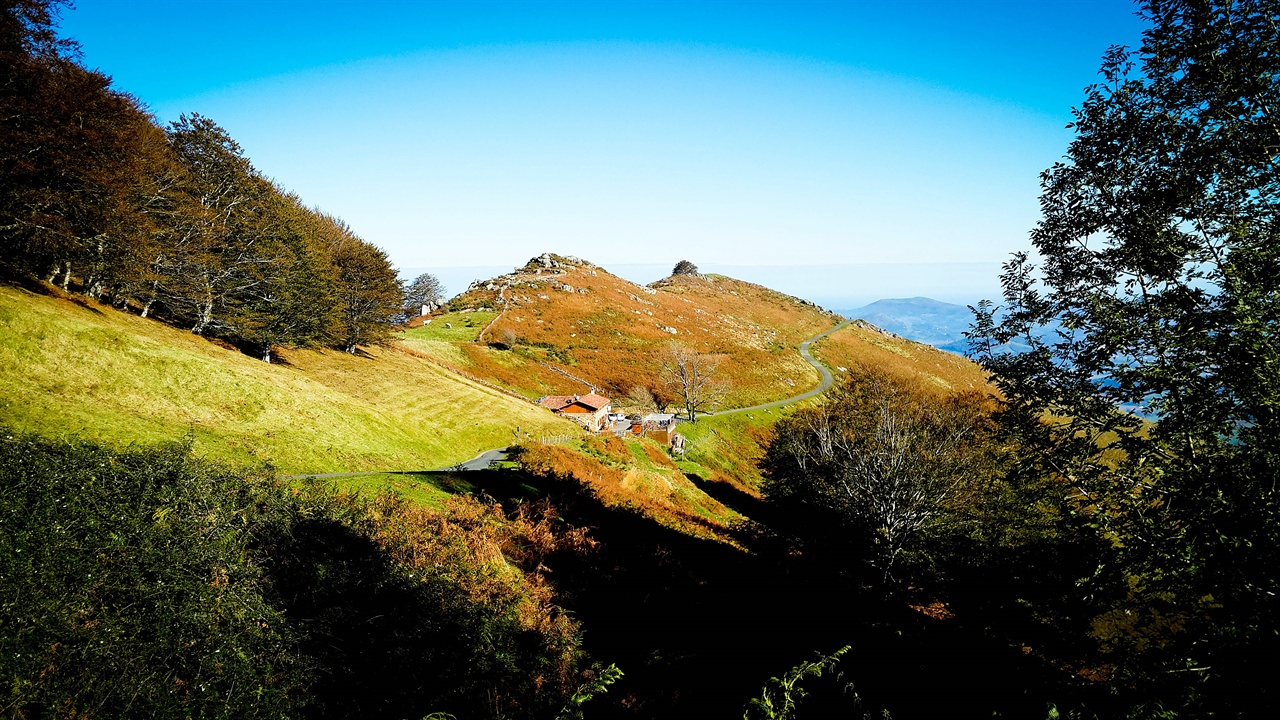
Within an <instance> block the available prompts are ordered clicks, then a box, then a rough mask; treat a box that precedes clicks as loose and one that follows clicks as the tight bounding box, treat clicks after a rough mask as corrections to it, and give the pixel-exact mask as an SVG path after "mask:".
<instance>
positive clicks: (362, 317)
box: [329, 224, 404, 353]
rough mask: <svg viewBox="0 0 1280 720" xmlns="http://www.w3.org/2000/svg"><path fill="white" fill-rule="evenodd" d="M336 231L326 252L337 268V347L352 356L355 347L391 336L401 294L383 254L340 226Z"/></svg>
mask: <svg viewBox="0 0 1280 720" xmlns="http://www.w3.org/2000/svg"><path fill="white" fill-rule="evenodd" d="M336 230H337V233H338V234H337V237H336V238H335V239H334V241H333V244H332V245H330V247H329V252H330V254H331V255H332V257H333V262H334V264H335V265H336V266H337V268H338V282H337V287H338V298H339V300H340V308H341V314H342V326H343V335H342V340H341V345H342V348H343V349H344V350H346V351H347V352H349V353H355V351H356V347H357V346H358V345H370V344H374V343H378V342H381V341H383V340H385V339H386V338H387V336H388V335H390V334H391V327H392V323H393V321H394V318H395V316H396V315H397V314H399V313H400V311H401V309H402V308H403V307H404V291H403V290H402V289H401V287H400V280H399V278H398V277H397V276H396V271H395V268H394V267H392V266H391V262H390V261H389V260H388V259H387V254H386V253H385V252H383V251H382V250H380V249H379V248H377V247H374V246H373V245H370V244H369V243H366V242H364V241H363V240H361V239H360V238H358V237H356V236H355V234H354V233H352V232H351V230H350V229H349V228H347V227H346V225H344V224H338V225H337V226H336Z"/></svg>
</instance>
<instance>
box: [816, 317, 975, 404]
mask: <svg viewBox="0 0 1280 720" xmlns="http://www.w3.org/2000/svg"><path fill="white" fill-rule="evenodd" d="M811 351H812V353H813V356H814V357H815V358H818V359H819V360H821V361H822V362H824V363H826V364H827V365H828V366H830V367H831V368H832V370H833V371H835V376H836V379H837V380H839V378H840V375H841V374H842V371H841V370H840V368H849V367H854V366H862V367H866V368H870V369H873V370H877V371H879V372H883V373H886V374H887V375H889V376H890V377H892V378H894V379H897V380H900V381H903V382H906V383H908V384H910V385H912V386H916V387H919V388H920V389H922V390H925V391H929V392H933V393H937V394H947V393H953V392H966V391H976V392H981V393H989V392H995V387H994V386H992V385H990V384H989V383H988V382H987V375H986V372H985V371H984V370H983V369H982V368H981V367H979V366H978V364H977V363H975V362H973V361H971V360H969V359H967V358H964V357H961V356H960V355H956V354H954V353H949V352H946V351H945V350H939V349H937V348H935V347H933V346H931V345H925V344H923V343H918V342H915V341H913V340H908V339H906V338H904V337H899V336H897V335H894V334H893V333H890V332H886V331H884V330H881V329H880V328H878V327H876V326H875V325H872V324H870V323H868V322H865V321H862V320H855V321H854V322H852V323H850V324H849V325H847V326H846V327H843V328H841V329H839V330H837V331H836V332H834V333H831V334H830V335H828V336H827V337H825V338H823V339H821V340H819V341H818V342H816V343H814V344H813V347H812V348H811Z"/></svg>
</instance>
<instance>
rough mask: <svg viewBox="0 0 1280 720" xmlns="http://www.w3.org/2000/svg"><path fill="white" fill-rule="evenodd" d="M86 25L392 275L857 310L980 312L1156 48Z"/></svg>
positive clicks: (712, 29) (539, 18)
mask: <svg viewBox="0 0 1280 720" xmlns="http://www.w3.org/2000/svg"><path fill="white" fill-rule="evenodd" d="M77 5H78V7H77V8H76V9H75V10H72V11H68V12H67V13H65V15H64V20H63V29H64V31H65V33H66V34H67V35H69V36H71V37H75V38H77V39H78V40H80V42H81V43H82V45H83V48H84V54H85V62H86V64H88V65H89V66H91V67H99V68H101V69H102V70H103V71H105V72H106V73H108V74H110V75H112V76H113V78H114V79H115V82H116V85H117V87H119V88H120V89H123V90H125V91H128V92H131V93H133V94H135V95H137V96H138V97H140V98H141V99H142V100H144V101H145V102H146V103H148V105H149V106H150V108H151V109H152V111H153V112H154V113H155V114H156V115H157V117H158V118H159V119H161V120H162V121H168V120H172V119H175V118H176V117H177V116H178V115H179V114H180V113H182V112H193V111H194V112H200V113H202V114H205V115H208V116H210V117H212V118H213V119H214V120H216V121H218V122H219V123H220V124H222V125H223V126H225V127H226V128H227V129H228V130H229V131H230V132H231V134H232V135H233V136H234V137H235V138H237V139H238V140H239V141H240V142H241V144H242V145H243V146H244V147H245V149H246V151H247V153H248V154H249V156H250V157H251V158H252V159H253V161H254V163H255V165H256V166H257V167H258V168H259V169H260V170H261V171H262V172H263V173H265V174H266V175H268V176H270V177H273V178H275V179H276V180H277V181H279V182H280V183H281V184H282V185H284V186H285V187H287V188H289V189H291V190H293V191H295V192H297V193H298V194H299V195H301V196H302V197H303V198H304V200H306V201H307V202H308V203H310V204H314V205H317V206H319V207H321V208H323V209H324V210H326V211H328V212H331V213H334V214H336V215H339V216H341V217H343V218H344V219H346V220H347V221H348V222H349V223H350V224H351V225H352V226H353V227H354V228H355V229H356V230H357V232H359V233H360V234H361V235H362V236H364V237H365V238H366V239H368V240H370V241H372V242H375V243H377V244H379V245H380V246H382V247H384V248H385V249H387V251H388V252H389V254H390V255H391V256H392V258H393V260H394V261H395V262H396V263H397V264H398V265H400V266H401V267H403V268H446V267H457V266H510V265H515V264H518V263H522V262H523V261H524V260H526V259H527V258H529V257H531V256H533V255H536V254H539V253H541V252H543V251H547V250H550V251H553V252H560V253H565V254H575V255H579V256H582V257H585V258H588V259H591V260H593V261H595V262H597V263H600V264H602V265H605V266H606V267H609V266H618V267H622V266H629V267H631V268H632V269H633V270H634V271H635V273H640V272H641V271H640V270H639V268H641V267H645V268H648V267H651V266H656V267H659V268H660V267H662V266H669V265H670V264H673V263H674V262H675V261H676V260H679V259H681V258H688V259H690V260H693V261H694V262H695V263H698V264H699V265H700V266H703V267H704V268H707V267H725V268H742V267H746V268H754V269H753V270H748V271H745V272H739V274H740V275H743V274H753V275H754V277H753V278H752V279H757V278H759V279H760V280H764V281H766V282H768V281H769V280H770V278H773V279H774V280H776V282H774V283H773V284H775V285H777V286H779V288H780V289H783V290H786V291H788V292H794V293H797V294H802V295H805V296H809V297H814V298H822V299H823V300H825V301H826V302H828V303H832V304H836V305H841V304H843V305H844V306H852V305H853V304H861V303H860V302H855V301H858V300H865V301H870V300H873V299H875V298H876V297H883V296H885V295H896V296H910V295H931V296H934V297H939V299H951V300H953V301H957V300H958V301H973V300H976V299H977V297H979V296H982V295H991V294H992V293H993V292H994V288H995V278H994V270H995V267H996V263H998V262H999V261H1001V260H1002V259H1004V258H1005V257H1006V256H1007V255H1008V253H1009V252H1011V251H1013V250H1016V249H1021V248H1023V247H1025V246H1026V245H1027V241H1026V237H1027V232H1028V231H1029V230H1030V229H1031V227H1032V226H1033V225H1034V223H1035V220H1036V217H1037V200H1036V198H1037V195H1038V189H1039V188H1038V174H1039V172H1040V171H1041V170H1043V169H1045V168H1046V167H1048V166H1049V165H1050V164H1051V163H1053V162H1054V161H1055V160H1056V159H1057V158H1059V157H1060V156H1061V155H1062V153H1063V151H1064V150H1065V148H1066V144H1067V142H1068V141H1069V139H1070V134H1069V131H1067V130H1066V129H1064V126H1065V125H1066V123H1068V122H1069V121H1070V108H1071V107H1072V105H1075V104H1077V103H1078V102H1079V101H1080V99H1081V98H1082V97H1083V88H1084V86H1085V85H1087V84H1089V83H1090V82H1093V80H1094V78H1095V77H1096V70H1097V67H1098V64H1099V59H1100V57H1101V55H1102V53H1103V51H1104V50H1105V49H1106V47H1107V46H1108V45H1110V44H1112V43H1119V44H1129V45H1133V44H1136V43H1137V42H1138V39H1139V34H1140V32H1141V26H1140V24H1139V21H1138V20H1137V19H1136V18H1135V17H1134V16H1133V12H1134V11H1135V9H1136V7H1135V6H1134V5H1133V4H1131V3H1129V2H1120V1H1112V0H1105V1H1104V0H1098V1H1096V2H1083V1H1082V2H1072V3H1053V2H1039V3H1032V2H1016V3H1015V2H974V3H959V2H950V3H942V2H918V3H913V2H892V3H891V2H876V3H858V2H849V3H795V2H792V3H727V2H722V3H553V4H542V3H533V2H525V3H409V2H383V3H378V2H362V3H338V2H317V3H299V2H274V3H273V2H253V3H238V2H216V3H215V2H198V3H197V2H127V1H122V0H117V1H115V2H103V1H102V0H96V1H95V0H81V1H80V2H79V3H78V4H77ZM953 264H963V268H964V270H965V272H963V273H960V274H961V275H964V276H965V277H969V276H970V275H972V276H974V277H975V278H977V277H980V276H981V275H982V273H973V272H972V270H973V268H974V267H977V266H978V264H985V265H989V266H990V267H991V268H992V274H991V277H990V281H989V282H980V281H979V280H977V279H974V280H966V281H965V283H968V285H967V286H963V285H965V283H959V285H962V286H963V287H952V286H955V285H957V282H956V281H955V277H953V275H954V274H953V273H951V272H949V271H948V270H947V267H948V266H949V265H953ZM780 266H792V267H791V269H790V270H787V271H781V270H779V271H777V272H776V273H775V274H774V275H772V276H771V275H770V274H769V269H770V268H778V267H780ZM804 267H812V268H815V270H814V271H813V272H807V271H804V270H803V268H804ZM840 267H848V268H849V271H848V272H845V273H841V272H839V271H838V270H837V269H838V268H840ZM955 267H957V268H959V267H961V266H960V265H955ZM877 268H879V269H877ZM913 268H915V269H916V271H914V272H913V271H912V269H913ZM644 272H649V270H645V271H644ZM890 277H894V278H901V280H897V281H895V282H896V284H893V283H890V284H887V285H886V283H885V282H880V283H879V284H878V285H877V284H876V283H875V282H873V281H875V280H877V279H880V280H883V279H885V278H890ZM859 278H861V279H859ZM636 279H645V278H644V277H639V276H638V277H637V278H636ZM647 279H654V278H647ZM873 286H874V287H873ZM880 286H884V288H883V291H882V290H881V287H880ZM899 286H900V290H901V291H900V292H898V291H896V290H898V289H899ZM451 289H453V290H461V289H462V288H461V287H457V288H451ZM931 290H932V292H931ZM872 295H874V297H873V296H872Z"/></svg>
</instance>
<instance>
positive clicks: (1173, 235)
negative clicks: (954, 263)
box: [970, 0, 1280, 716]
mask: <svg viewBox="0 0 1280 720" xmlns="http://www.w3.org/2000/svg"><path fill="white" fill-rule="evenodd" d="M1141 15H1142V17H1143V18H1144V19H1145V20H1146V21H1147V22H1148V24H1149V26H1148V29H1147V30H1146V31H1145V32H1144V35H1143V41H1142V46H1141V48H1139V49H1138V50H1129V49H1126V48H1119V47H1117V48H1112V49H1111V50H1110V51H1109V52H1108V53H1107V55H1106V57H1105V59H1104V62H1103V65H1102V71H1101V80H1100V81H1099V82H1098V83H1097V84H1095V85H1093V86H1091V87H1089V88H1088V90H1087V93H1086V97H1085V100H1084V102H1083V104H1082V105H1081V106H1080V107H1079V108H1077V109H1076V110H1075V111H1074V114H1075V119H1074V122H1073V123H1072V125H1071V127H1072V129H1073V130H1074V132H1075V138H1074V140H1073V141H1072V143H1071V145H1070V148H1069V149H1068V151H1067V155H1066V157H1065V159H1064V160H1063V161H1061V162H1059V163H1057V164H1055V165H1054V166H1053V167H1052V168H1050V169H1048V170H1047V171H1045V173H1044V174H1043V176H1042V186H1043V194H1042V196H1041V208H1042V212H1043V219H1042V220H1041V221H1040V223H1039V224H1038V225H1037V227H1036V228H1035V230H1034V232H1033V233H1032V237H1031V239H1032V243H1033V245H1034V246H1035V248H1036V251H1037V253H1038V255H1039V257H1040V258H1042V260H1041V261H1040V263H1039V266H1038V267H1036V266H1034V265H1033V264H1032V262H1031V259H1030V258H1029V257H1028V255H1027V254H1025V253H1019V254H1017V255H1015V256H1014V258H1013V259H1012V260H1011V261H1009V262H1008V263H1007V264H1006V265H1005V267H1004V272H1003V275H1002V276H1001V283H1002V286H1003V295H1004V300H1003V304H1002V305H1000V306H995V305H993V304H991V303H985V302H984V303H983V304H981V305H980V306H979V307H978V308H977V319H976V322H975V326H974V328H973V329H972V331H971V333H970V339H971V342H972V346H973V350H974V354H975V356H976V357H977V358H978V359H979V360H980V361H981V362H982V363H983V365H984V366H985V367H986V368H987V369H988V370H990V371H991V372H992V373H993V375H994V377H995V381H996V383H997V384H998V386H999V388H1000V391H1001V393H1002V394H1003V396H1004V399H1005V400H1006V402H1007V404H1008V410H1007V412H1005V413H1004V417H1003V422H1004V425H1005V427H1006V428H1007V429H1009V430H1010V431H1011V432H1013V433H1015V434H1016V436H1017V437H1018V438H1019V440H1020V441H1021V443H1022V444H1023V447H1024V452H1023V453H1022V457H1023V465H1024V466H1025V467H1024V472H1028V473H1040V474H1043V475H1050V476H1052V477H1055V478H1058V479H1059V480H1061V481H1062V483H1063V484H1064V485H1065V486H1066V487H1069V488H1071V490H1070V497H1069V498H1068V500H1069V502H1070V504H1071V507H1072V508H1073V509H1074V512H1076V513H1078V514H1080V515H1082V516H1084V517H1085V518H1087V519H1088V521H1089V522H1090V523H1091V524H1092V526H1093V527H1094V529H1095V531H1096V533H1098V535H1099V536H1100V537H1103V538H1106V539H1108V540H1109V541H1110V543H1111V544H1112V545H1113V546H1114V547H1115V549H1116V551H1115V558H1114V560H1113V564H1111V565H1109V566H1108V567H1100V568H1099V572H1098V573H1097V574H1096V576H1095V577H1094V578H1092V579H1089V578H1086V579H1084V580H1083V581H1082V582H1083V583H1084V586H1085V589H1084V590H1083V592H1086V593H1090V594H1091V596H1092V597H1098V598H1109V600H1106V601H1105V602H1103V607H1101V608H1099V614H1098V616H1097V618H1095V620H1094V623H1093V627H1094V634H1095V636H1096V637H1097V639H1098V640H1099V641H1100V643H1101V644H1102V647H1103V648H1104V649H1105V650H1107V651H1109V652H1110V656H1111V659H1112V661H1113V662H1115V663H1116V666H1117V675H1116V685H1117V687H1121V686H1127V687H1130V688H1134V689H1137V690H1138V691H1139V693H1141V694H1143V696H1144V697H1145V698H1146V701H1145V702H1146V705H1144V706H1143V708H1144V709H1143V710H1142V711H1141V712H1155V711H1156V710H1157V709H1159V708H1163V709H1164V710H1168V711H1172V710H1175V709H1178V710H1184V711H1185V712H1187V714H1189V715H1205V714H1208V713H1210V712H1223V713H1224V714H1237V713H1259V715H1258V716H1263V715H1265V714H1266V712H1267V710H1266V709H1269V711H1270V713H1272V714H1274V713H1275V712H1277V704H1278V703H1277V696H1276V693H1275V690H1274V687H1275V686H1274V682H1273V681H1274V678H1272V677H1270V675H1271V670H1270V669H1269V667H1268V666H1269V664H1268V663H1260V662H1257V660H1258V659H1260V658H1275V657H1280V643H1277V637H1278V636H1277V627H1278V626H1277V620H1280V615H1278V613H1277V610H1278V609H1280V607H1278V598H1280V582H1278V577H1277V576H1278V575H1280V553H1277V547H1278V541H1280V507H1278V505H1277V503H1278V501H1280V496H1277V488H1276V477H1277V474H1280V337H1277V331H1278V330H1280V292H1277V288H1280V216H1278V214H1277V211H1278V210H1280V166H1278V162H1277V161H1278V160H1280V114H1278V113H1280V22H1278V21H1277V18H1280V2H1276V1H1275V0H1241V1H1238V2H1232V1H1225V2H1224V1H1217V2H1193V1H1190V0H1148V2H1145V3H1144V4H1143V5H1142V10H1141ZM1046 328H1052V330H1046ZM1015 339H1020V340H1021V342H1023V343H1026V344H1027V345H1028V346H1030V351H1029V352H1025V353H1021V354H1015V353H1011V352H1008V351H1007V349H1006V348H1007V343H1009V342H1010V341H1012V340H1015Z"/></svg>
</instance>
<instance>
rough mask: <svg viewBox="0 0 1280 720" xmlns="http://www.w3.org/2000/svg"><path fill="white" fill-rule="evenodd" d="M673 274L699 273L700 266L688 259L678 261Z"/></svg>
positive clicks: (672, 271)
mask: <svg viewBox="0 0 1280 720" xmlns="http://www.w3.org/2000/svg"><path fill="white" fill-rule="evenodd" d="M671 274H672V275H697V274H698V266H697V265H694V264H693V263H691V262H689V261H688V260H681V261H680V262H678V263H676V266H675V267H674V268H672V270H671Z"/></svg>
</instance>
